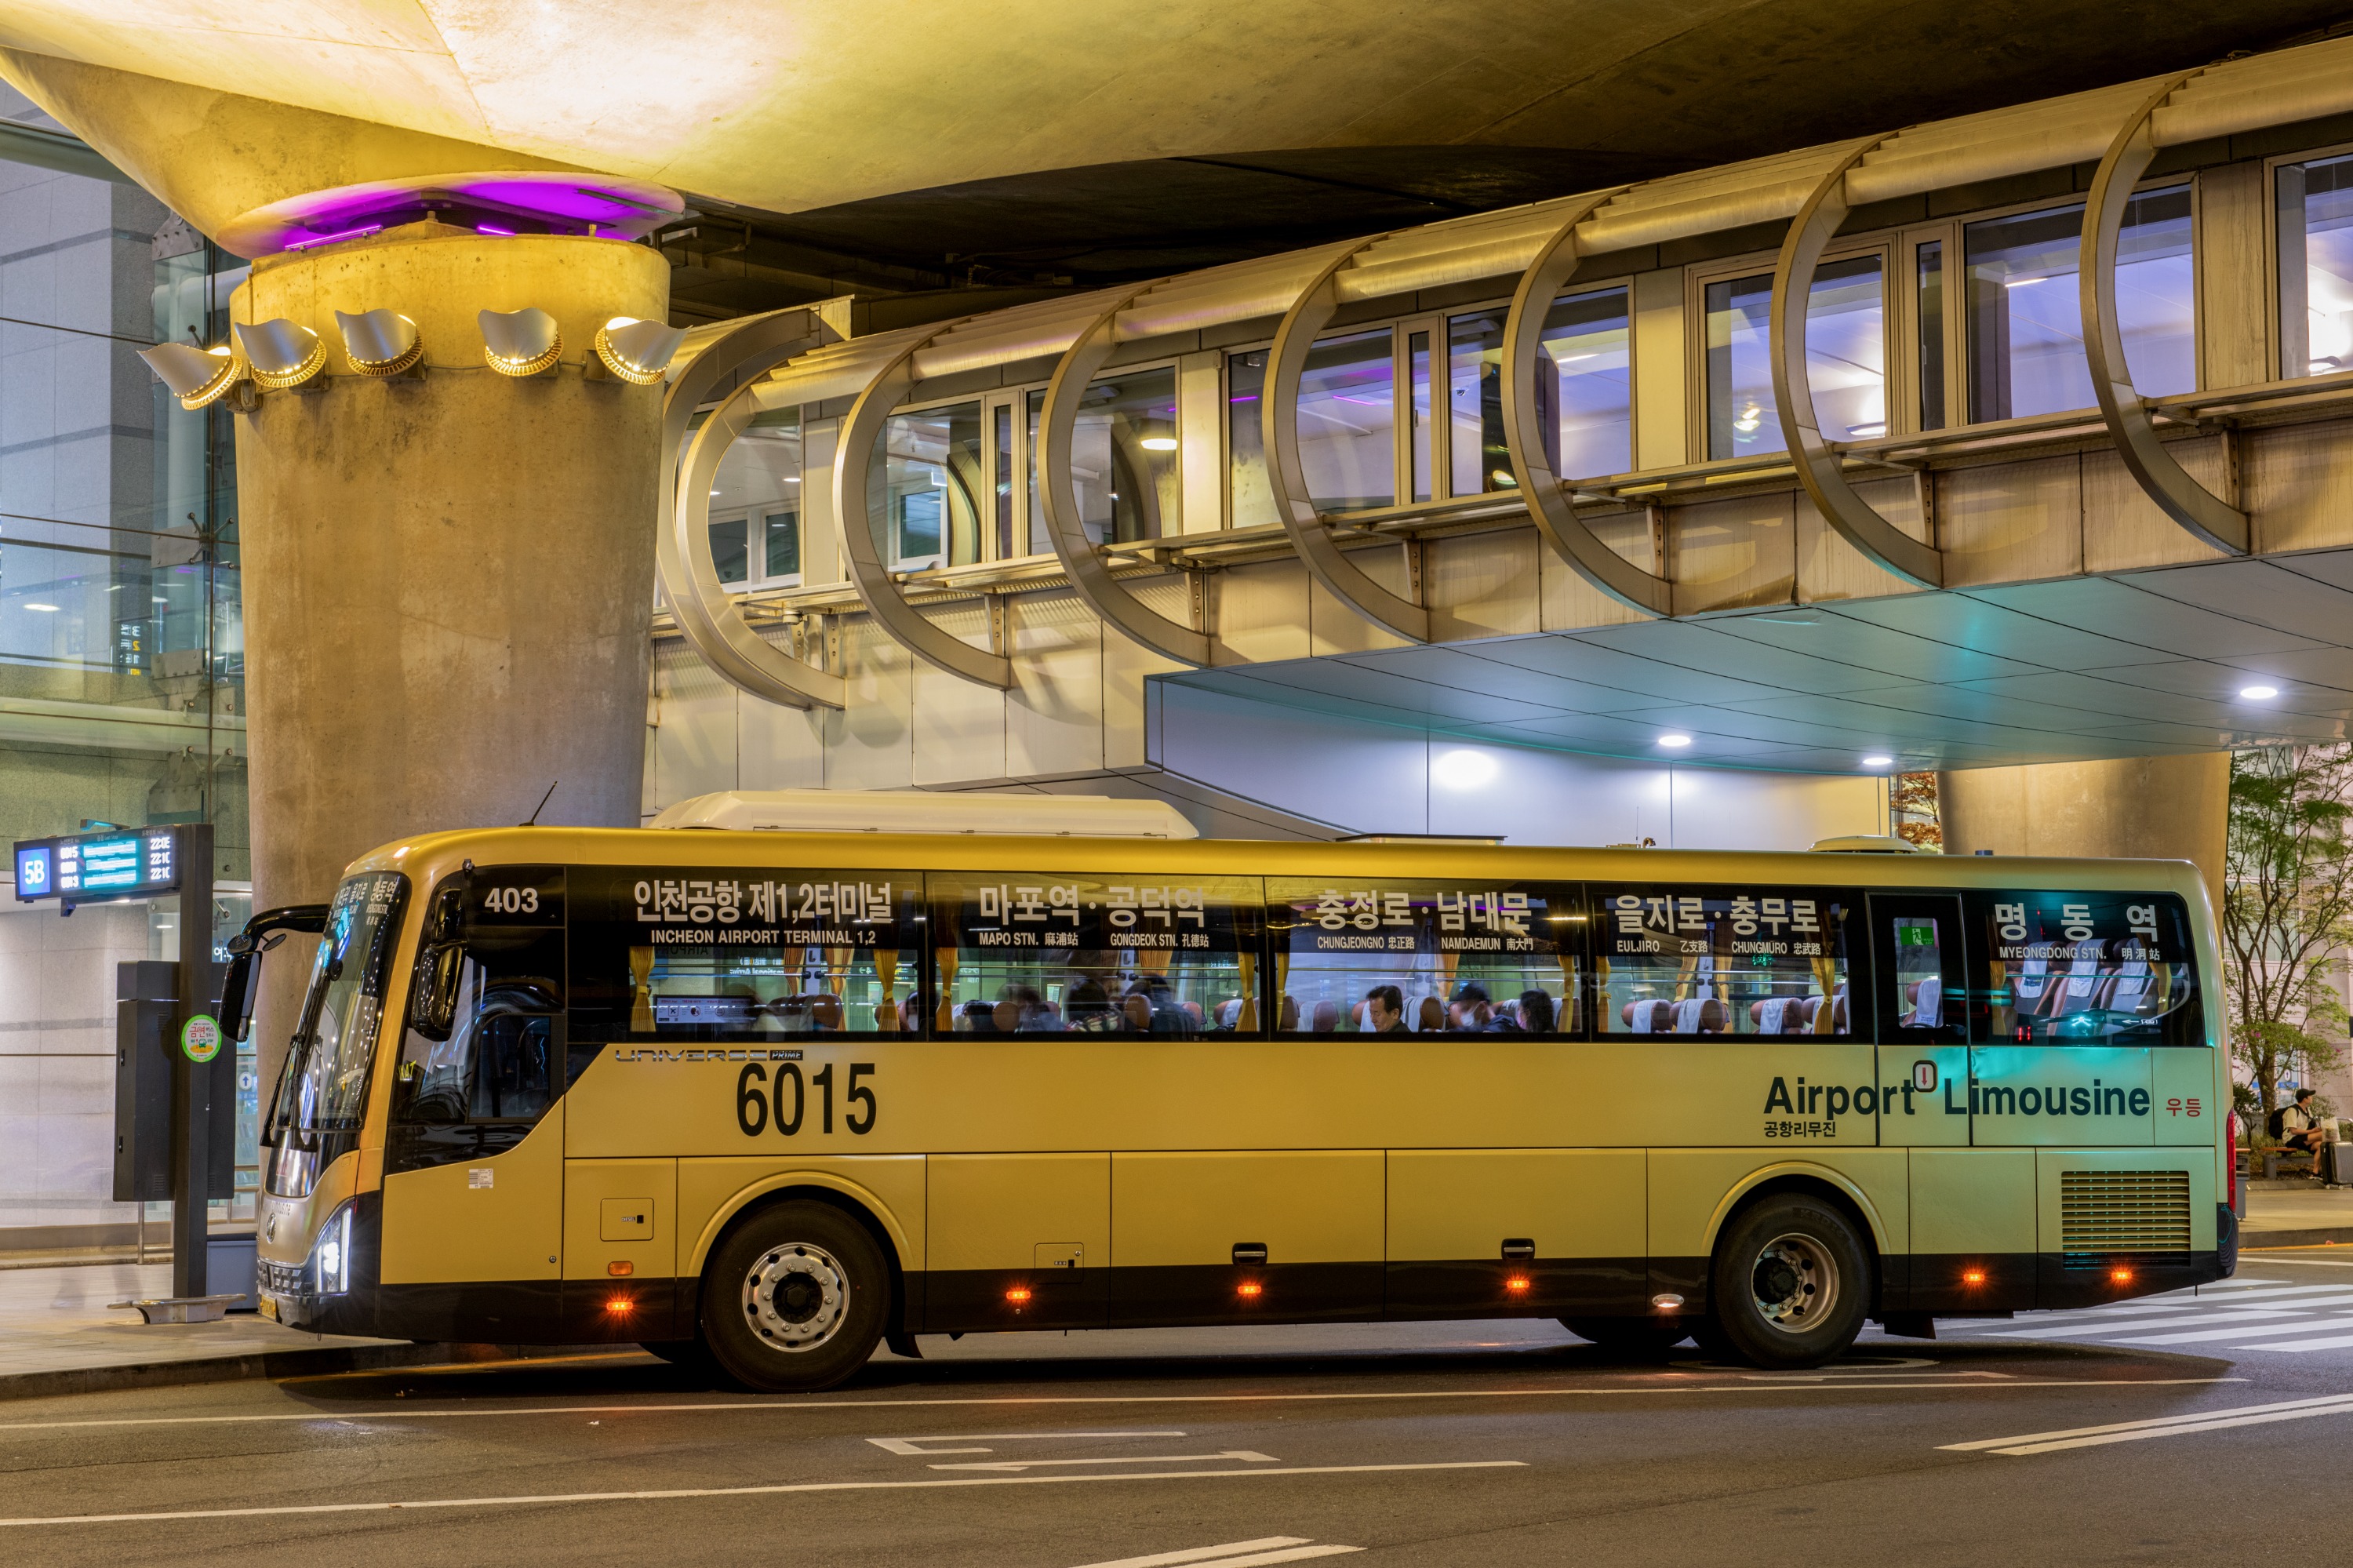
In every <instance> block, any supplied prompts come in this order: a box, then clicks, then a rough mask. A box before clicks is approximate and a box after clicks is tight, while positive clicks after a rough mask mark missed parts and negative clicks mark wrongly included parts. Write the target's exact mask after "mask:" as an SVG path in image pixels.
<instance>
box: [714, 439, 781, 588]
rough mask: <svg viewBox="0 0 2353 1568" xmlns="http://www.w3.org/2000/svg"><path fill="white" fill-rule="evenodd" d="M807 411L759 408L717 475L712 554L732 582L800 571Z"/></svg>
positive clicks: (722, 576)
mask: <svg viewBox="0 0 2353 1568" xmlns="http://www.w3.org/2000/svg"><path fill="white" fill-rule="evenodd" d="M801 483H802V476H801V411H800V410H799V409H798V408H777V409H773V410H770V411H768V412H766V413H761V414H754V416H753V417H752V422H751V423H750V424H749V425H747V426H746V427H744V432H743V434H741V435H739V436H737V437H736V438H735V440H734V443H733V445H731V446H730V447H729V448H728V449H727V451H726V453H725V455H724V456H723V457H722V458H721V459H720V460H719V471H718V472H717V473H716V474H715V475H713V476H712V482H711V559H712V565H714V566H715V567H718V568H719V580H720V581H721V582H723V583H726V584H728V585H730V586H731V587H739V588H748V587H753V586H755V585H756V586H765V587H772V588H776V587H790V586H792V585H794V584H797V582H799V581H800V575H801Z"/></svg>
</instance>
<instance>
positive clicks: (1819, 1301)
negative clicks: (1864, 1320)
mask: <svg viewBox="0 0 2353 1568" xmlns="http://www.w3.org/2000/svg"><path fill="white" fill-rule="evenodd" d="M1749 1285H1750V1288H1751V1289H1752V1290H1753V1291H1754V1292H1755V1294H1756V1297H1757V1315H1758V1316H1759V1317H1761V1318H1763V1319H1765V1320H1766V1321H1767V1323H1770V1324H1772V1325H1773V1327H1775V1328H1777V1329H1780V1330H1785V1331H1787V1332H1788V1333H1793V1334H1796V1333H1803V1332H1805V1331H1806V1330H1810V1329H1811V1328H1812V1327H1813V1326H1814V1325H1815V1324H1817V1323H1819V1322H1821V1321H1822V1320H1823V1319H1826V1318H1828V1317H1829V1316H1830V1310H1831V1303H1832V1302H1834V1301H1836V1300H1837V1299H1838V1266H1837V1265H1836V1264H1835V1263H1833V1262H1832V1261H1831V1255H1830V1254H1829V1252H1828V1251H1826V1250H1825V1249H1824V1248H1823V1247H1822V1245H1821V1244H1820V1243H1819V1242H1817V1241H1815V1240H1814V1239H1813V1238H1812V1237H1811V1236H1803V1235H1786V1236H1777V1237H1775V1238H1774V1239H1773V1240H1772V1241H1771V1242H1769V1243H1767V1245H1766V1247H1765V1250H1764V1251H1762V1252H1760V1253H1758V1254H1757V1266H1756V1267H1755V1268H1754V1269H1752V1270H1751V1271H1750V1273H1749Z"/></svg>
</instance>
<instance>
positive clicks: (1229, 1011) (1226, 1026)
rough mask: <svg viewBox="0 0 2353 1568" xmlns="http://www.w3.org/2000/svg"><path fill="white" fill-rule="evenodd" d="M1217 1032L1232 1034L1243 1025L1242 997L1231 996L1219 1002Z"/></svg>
mask: <svg viewBox="0 0 2353 1568" xmlns="http://www.w3.org/2000/svg"><path fill="white" fill-rule="evenodd" d="M1217 1018H1218V1022H1217V1033H1220V1034H1231V1033H1234V1032H1235V1031H1236V1030H1238V1029H1240V1027H1241V1026H1242V999H1241V998H1240V997H1238V996H1237V997H1230V998H1229V999H1227V1000H1226V1001H1221V1002H1219V1003H1218V1013H1217Z"/></svg>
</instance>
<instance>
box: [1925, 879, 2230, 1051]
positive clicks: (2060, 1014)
mask: <svg viewBox="0 0 2353 1568" xmlns="http://www.w3.org/2000/svg"><path fill="white" fill-rule="evenodd" d="M1969 908H1970V920H1971V924H1972V927H1973V928H1974V932H1975V937H1976V939H1977V940H1978V941H1979V942H1982V943H1983V944H1984V946H1983V947H1982V948H1980V949H1979V950H1980V951H1982V952H1983V953H1984V954H1985V955H1986V961H1985V969H1986V987H1985V990H1984V991H1983V992H1982V993H1981V994H1980V995H1979V996H1978V998H1977V999H1975V1007H1976V1022H1977V1032H1978V1041H1979V1042H1980V1043H1981V1044H2036V1043H2042V1042H2048V1043H2051V1044H2071V1043H2072V1044H2135V1045H2203V1044H2206V1035H2205V1026H2204V1023H2203V1021H2202V1019H2201V1018H2200V1012H2199V998H2198V974H2197V965H2196V963H2195V948H2194V947H2193V945H2192V943H2191V940H2190V935H2189V911H2188V909H2187V908H2186V907H2185V906H2183V904H2182V902H2181V900H2180V899H2179V898H2178V897H2175V896H2173V895H2169V894H2155V893H2111V892H2096V893H2089V892H2068V891H2063V890H2051V889H2039V888H2026V889H2018V890H2015V891H2010V890H2004V891H2000V892H1992V893H1973V894H1971V895H1969Z"/></svg>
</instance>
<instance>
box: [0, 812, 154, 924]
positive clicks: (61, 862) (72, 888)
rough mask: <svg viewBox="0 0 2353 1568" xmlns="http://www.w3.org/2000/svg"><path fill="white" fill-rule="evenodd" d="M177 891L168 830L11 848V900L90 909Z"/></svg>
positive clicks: (31, 841)
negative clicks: (114, 900)
mask: <svg viewBox="0 0 2353 1568" xmlns="http://www.w3.org/2000/svg"><path fill="white" fill-rule="evenodd" d="M179 886H180V840H179V835H178V834H177V833H176V832H173V830H171V829H170V828H130V829H111V830H109V831H107V832H95V833H73V834H69V835H67V836H64V837H60V838H53V839H26V840H21V841H19V842H18V843H17V845H16V901H17V902H18V903H20V904H30V903H33V902H34V901H36V900H37V899H42V898H56V899H60V900H62V901H63V902H65V903H67V904H69V905H72V904H90V903H96V902H98V901H99V900H100V899H107V898H142V897H145V896H146V895H150V894H156V893H174V892H177V891H178V890H179Z"/></svg>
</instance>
